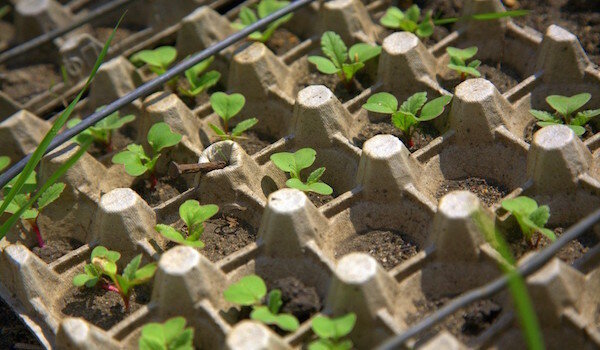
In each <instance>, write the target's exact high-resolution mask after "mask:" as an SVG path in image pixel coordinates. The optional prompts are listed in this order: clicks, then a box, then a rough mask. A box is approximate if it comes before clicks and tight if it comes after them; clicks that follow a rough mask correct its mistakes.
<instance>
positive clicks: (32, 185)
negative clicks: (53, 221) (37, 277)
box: [0, 171, 66, 248]
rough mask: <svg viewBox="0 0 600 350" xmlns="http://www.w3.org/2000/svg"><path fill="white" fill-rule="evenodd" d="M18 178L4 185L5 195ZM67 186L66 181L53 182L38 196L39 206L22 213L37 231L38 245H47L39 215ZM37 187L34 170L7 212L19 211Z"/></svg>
mask: <svg viewBox="0 0 600 350" xmlns="http://www.w3.org/2000/svg"><path fill="white" fill-rule="evenodd" d="M16 179H17V178H16V177H15V178H14V179H12V180H11V181H10V182H9V183H8V184H6V186H4V189H3V190H4V195H5V196H6V194H7V193H8V192H9V191H10V190H11V189H12V187H13V186H14V184H15V182H16ZM65 186H66V185H65V184H64V183H62V182H57V183H55V184H53V185H52V186H50V187H48V189H46V190H45V191H44V193H42V195H41V196H40V197H39V198H38V200H37V208H33V207H30V208H28V209H27V210H25V211H24V212H23V213H22V214H21V217H20V218H21V219H22V220H25V221H27V222H28V223H29V225H30V226H31V229H32V230H33V232H34V233H35V237H36V239H37V242H38V246H39V247H40V248H43V247H44V246H45V244H44V239H43V238H42V234H41V232H40V228H39V226H38V222H37V221H38V217H39V215H40V211H42V210H43V209H44V208H45V207H46V206H48V205H49V204H50V203H52V202H54V201H55V200H57V199H58V197H60V195H61V193H62V192H63V191H64V189H65ZM36 189H37V180H36V173H35V171H34V172H32V173H31V174H30V175H29V177H28V178H27V180H26V181H25V183H24V184H23V187H21V191H20V192H19V193H18V194H17V195H16V196H15V197H14V198H13V200H12V201H11V202H10V203H9V204H8V206H7V207H6V210H5V212H7V213H10V214H14V213H16V212H18V211H19V209H21V208H22V207H23V206H25V205H26V204H27V202H28V201H29V200H30V199H31V193H33V192H34V191H35V190H36ZM2 204H4V200H0V205H2Z"/></svg>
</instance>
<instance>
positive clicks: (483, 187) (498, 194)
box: [435, 177, 509, 207]
mask: <svg viewBox="0 0 600 350" xmlns="http://www.w3.org/2000/svg"><path fill="white" fill-rule="evenodd" d="M457 190H468V191H471V192H473V193H474V194H476V195H477V197H478V198H479V200H480V201H482V202H483V204H485V206H487V207H491V206H492V205H494V204H495V203H497V202H498V201H500V200H501V199H502V198H503V197H504V196H506V195H507V194H508V192H509V191H508V189H507V188H506V187H505V186H503V185H501V184H499V183H497V182H496V181H494V180H490V179H481V178H478V177H469V178H466V179H462V180H444V182H443V183H442V185H441V186H440V187H439V188H438V190H437V192H436V194H435V197H436V199H438V200H439V199H440V198H442V197H443V196H444V195H445V194H447V193H449V192H452V191H457Z"/></svg>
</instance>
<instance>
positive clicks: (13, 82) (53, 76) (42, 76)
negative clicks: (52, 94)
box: [0, 63, 62, 104]
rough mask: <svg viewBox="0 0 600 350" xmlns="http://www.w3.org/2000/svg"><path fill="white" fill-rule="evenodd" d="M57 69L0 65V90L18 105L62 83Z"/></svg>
mask: <svg viewBox="0 0 600 350" xmlns="http://www.w3.org/2000/svg"><path fill="white" fill-rule="evenodd" d="M58 71H59V70H58V67H56V66H55V65H53V64H50V63H38V64H31V65H24V66H17V67H7V66H5V65H0V90H2V91H3V92H5V93H6V94H7V95H8V96H10V97H11V98H13V99H14V100H15V101H17V102H19V103H23V104H26V103H27V102H28V101H29V100H30V99H32V98H33V97H35V96H36V95H39V94H41V93H44V92H46V91H48V90H50V88H51V87H52V86H53V85H55V84H58V83H60V82H61V81H62V78H61V76H60V74H59V73H58Z"/></svg>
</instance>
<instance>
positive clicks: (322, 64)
mask: <svg viewBox="0 0 600 350" xmlns="http://www.w3.org/2000/svg"><path fill="white" fill-rule="evenodd" d="M321 51H323V53H324V54H325V56H327V57H328V58H325V57H321V56H309V57H308V61H309V62H310V63H312V64H314V65H316V66H317V69H318V70H319V72H321V73H323V74H337V75H338V77H339V78H340V80H341V81H342V82H343V83H344V84H345V85H346V88H348V89H349V88H350V86H351V83H352V79H353V78H354V75H355V74H356V72H358V71H359V70H360V69H362V68H363V67H364V66H365V62H366V61H368V60H370V59H372V58H375V57H377V56H379V54H380V53H381V47H379V46H377V45H369V44H364V43H359V44H355V45H352V47H350V50H348V49H347V48H346V44H344V41H343V40H342V38H341V37H340V36H339V35H338V34H337V33H335V32H331V31H328V32H325V33H323V36H321Z"/></svg>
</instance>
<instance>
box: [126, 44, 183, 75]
mask: <svg viewBox="0 0 600 350" xmlns="http://www.w3.org/2000/svg"><path fill="white" fill-rule="evenodd" d="M176 58H177V50H176V49H175V48H174V47H172V46H161V47H158V48H156V49H154V50H142V51H140V52H138V53H135V54H133V55H132V56H131V57H130V58H129V60H130V61H131V63H133V64H135V65H136V66H138V67H139V66H142V65H144V64H147V65H148V67H149V68H150V70H151V71H152V72H154V73H156V74H158V75H161V74H164V73H165V72H166V71H167V69H168V68H169V66H170V65H171V64H172V63H173V62H175V59H176Z"/></svg>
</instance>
